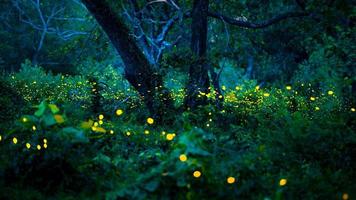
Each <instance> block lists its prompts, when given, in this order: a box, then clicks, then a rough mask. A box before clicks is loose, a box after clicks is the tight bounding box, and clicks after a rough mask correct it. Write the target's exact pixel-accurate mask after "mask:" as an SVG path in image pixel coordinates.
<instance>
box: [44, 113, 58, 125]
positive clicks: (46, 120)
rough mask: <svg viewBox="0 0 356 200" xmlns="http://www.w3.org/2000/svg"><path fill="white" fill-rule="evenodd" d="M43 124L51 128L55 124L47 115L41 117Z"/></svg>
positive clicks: (50, 116) (51, 117) (49, 115)
mask: <svg viewBox="0 0 356 200" xmlns="http://www.w3.org/2000/svg"><path fill="white" fill-rule="evenodd" d="M43 122H44V124H45V125H46V126H52V125H54V124H56V123H57V122H56V120H55V119H54V118H53V116H52V115H51V114H49V113H47V114H46V115H45V116H43Z"/></svg>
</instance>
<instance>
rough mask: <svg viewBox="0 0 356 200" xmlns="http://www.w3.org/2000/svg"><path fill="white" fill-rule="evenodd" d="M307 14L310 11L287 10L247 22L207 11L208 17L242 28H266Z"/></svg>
mask: <svg viewBox="0 0 356 200" xmlns="http://www.w3.org/2000/svg"><path fill="white" fill-rule="evenodd" d="M309 15H310V13H307V12H287V13H283V14H280V15H277V16H275V17H272V18H271V19H269V20H265V21H262V22H249V21H245V20H241V19H237V18H232V17H228V16H224V15H222V14H220V13H216V12H210V11H209V12H208V16H209V17H213V18H216V19H220V20H223V21H225V22H226V23H228V24H231V25H235V26H239V27H244V28H252V29H259V28H266V27H268V26H270V25H273V24H276V23H278V22H280V21H282V20H285V19H289V18H296V17H305V16H309Z"/></svg>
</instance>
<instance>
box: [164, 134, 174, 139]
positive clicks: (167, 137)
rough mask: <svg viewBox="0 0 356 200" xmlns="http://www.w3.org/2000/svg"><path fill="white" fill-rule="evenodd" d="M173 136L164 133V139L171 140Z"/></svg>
mask: <svg viewBox="0 0 356 200" xmlns="http://www.w3.org/2000/svg"><path fill="white" fill-rule="evenodd" d="M173 138H174V135H173V134H171V133H168V134H167V135H166V139H167V140H173Z"/></svg>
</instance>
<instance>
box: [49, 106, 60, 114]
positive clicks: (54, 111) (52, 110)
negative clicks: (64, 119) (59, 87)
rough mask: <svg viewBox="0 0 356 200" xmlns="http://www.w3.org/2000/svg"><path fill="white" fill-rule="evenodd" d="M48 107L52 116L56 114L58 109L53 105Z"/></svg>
mask: <svg viewBox="0 0 356 200" xmlns="http://www.w3.org/2000/svg"><path fill="white" fill-rule="evenodd" d="M48 107H49V109H50V110H51V112H52V113H53V114H56V113H58V112H59V108H58V107H57V106H56V105H55V104H49V105H48Z"/></svg>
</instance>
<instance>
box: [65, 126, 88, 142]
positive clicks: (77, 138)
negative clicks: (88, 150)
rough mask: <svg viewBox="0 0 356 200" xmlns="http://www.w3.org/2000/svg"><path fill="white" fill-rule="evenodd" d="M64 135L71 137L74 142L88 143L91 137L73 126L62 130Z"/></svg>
mask: <svg viewBox="0 0 356 200" xmlns="http://www.w3.org/2000/svg"><path fill="white" fill-rule="evenodd" d="M62 136H63V137H64V138H67V139H71V140H72V142H74V143H87V142H89V139H88V138H87V137H86V136H85V134H84V132H83V131H81V130H78V129H76V128H73V127H67V128H64V129H63V130H62Z"/></svg>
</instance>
